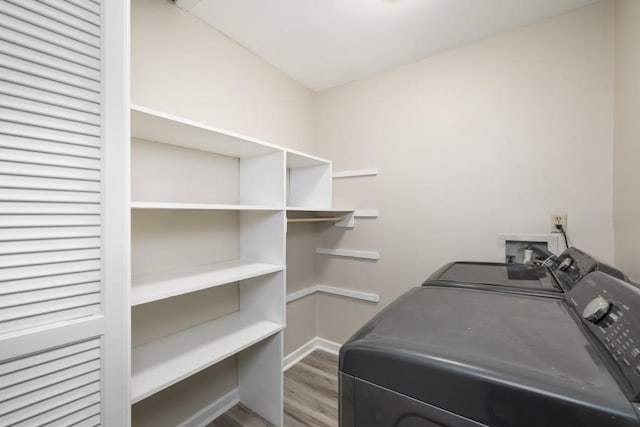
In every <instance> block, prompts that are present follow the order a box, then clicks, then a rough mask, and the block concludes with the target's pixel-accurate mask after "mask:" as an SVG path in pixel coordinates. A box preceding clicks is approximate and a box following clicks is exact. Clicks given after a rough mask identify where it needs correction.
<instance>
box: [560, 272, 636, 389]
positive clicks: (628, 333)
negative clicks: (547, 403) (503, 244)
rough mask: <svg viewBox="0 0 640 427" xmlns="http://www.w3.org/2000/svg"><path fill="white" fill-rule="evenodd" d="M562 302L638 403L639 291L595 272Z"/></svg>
mask: <svg viewBox="0 0 640 427" xmlns="http://www.w3.org/2000/svg"><path fill="white" fill-rule="evenodd" d="M565 299H566V300H567V302H568V303H569V304H570V305H572V306H573V307H574V308H575V310H576V313H577V314H578V315H579V316H581V317H582V319H583V322H584V324H585V325H586V326H587V328H588V329H589V330H590V331H591V332H592V333H593V335H594V336H595V337H596V338H597V340H598V341H600V343H601V344H602V345H603V347H604V348H606V350H607V352H608V353H609V354H610V355H611V358H612V359H613V360H614V361H615V363H616V364H617V365H618V367H619V368H620V371H621V372H622V374H623V375H624V377H625V379H626V381H627V383H628V384H627V385H628V386H629V388H630V389H631V391H632V395H631V396H630V399H631V400H633V401H638V400H640V288H637V287H636V286H634V285H632V284H630V283H627V282H623V281H621V280H619V279H616V278H614V277H612V276H609V275H608V274H604V273H602V272H599V271H595V272H593V273H590V274H588V275H587V276H585V277H584V278H583V279H582V280H581V281H580V282H579V283H578V284H577V285H576V286H575V287H574V288H573V289H572V290H571V291H570V292H569V293H567V295H566V297H565Z"/></svg>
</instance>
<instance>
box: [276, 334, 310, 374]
mask: <svg viewBox="0 0 640 427" xmlns="http://www.w3.org/2000/svg"><path fill="white" fill-rule="evenodd" d="M317 339H318V337H315V338H311V339H310V340H309V341H307V342H306V343H304V344H302V345H301V346H300V347H298V348H296V349H295V350H293V351H292V352H291V353H289V354H287V355H286V356H285V357H284V359H282V370H283V371H286V370H287V369H289V368H290V367H292V366H293V365H295V364H296V363H298V362H299V361H301V360H302V359H304V358H305V357H307V356H308V355H310V354H311V352H313V350H315V349H316V340H317Z"/></svg>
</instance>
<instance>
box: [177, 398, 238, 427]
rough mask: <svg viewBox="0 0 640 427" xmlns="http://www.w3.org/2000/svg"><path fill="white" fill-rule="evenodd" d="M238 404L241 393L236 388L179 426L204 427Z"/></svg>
mask: <svg viewBox="0 0 640 427" xmlns="http://www.w3.org/2000/svg"><path fill="white" fill-rule="evenodd" d="M238 402H240V392H239V391H238V389H237V388H234V389H233V390H231V391H230V392H229V393H227V394H225V395H224V396H222V397H221V398H220V399H218V400H216V401H215V402H212V403H210V404H209V405H207V406H206V407H204V408H202V409H201V410H199V411H198V412H196V413H195V414H193V415H192V416H190V417H189V418H187V419H186V420H184V421H183V422H181V423H180V424H178V427H204V426H206V425H207V424H209V423H210V422H211V421H213V420H215V419H216V418H218V417H219V416H220V415H222V414H224V413H225V412H227V411H228V410H229V409H231V408H233V407H234V406H235V405H236V404H237V403H238Z"/></svg>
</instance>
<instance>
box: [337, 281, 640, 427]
mask: <svg viewBox="0 0 640 427" xmlns="http://www.w3.org/2000/svg"><path fill="white" fill-rule="evenodd" d="M340 370H341V371H342V372H345V373H347V374H350V375H352V376H355V377H357V378H360V379H362V380H366V381H369V382H371V383H374V384H378V385H380V386H383V387H386V388H389V389H391V390H394V391H397V392H400V393H402V394H405V395H407V396H411V397H413V398H416V399H419V400H421V401H424V402H427V403H429V404H432V405H435V406H438V407H440V408H443V409H446V410H449V411H452V412H454V413H457V414H460V415H463V416H466V417H468V418H471V419H473V420H476V421H479V422H481V423H485V424H488V425H518V426H540V425H550V424H548V422H549V420H558V424H557V425H580V426H602V425H608V426H618V425H620V426H623V425H624V426H627V425H634V426H638V425H640V423H639V422H638V420H637V418H636V414H635V412H634V411H633V408H632V406H631V404H630V403H629V401H628V400H627V399H626V397H625V396H624V394H623V393H622V391H621V390H620V388H619V387H618V385H617V384H616V382H615V381H614V379H613V378H612V376H611V374H610V373H609V371H608V370H607V368H606V367H605V365H604V364H603V362H602V361H601V359H600V358H599V356H598V354H597V353H596V351H595V349H594V348H593V347H592V346H591V344H590V343H589V341H587V339H586V338H585V336H584V334H583V332H582V331H581V329H580V328H579V326H578V325H577V323H576V322H575V321H574V319H573V317H572V315H571V314H570V312H569V309H568V308H567V307H566V306H565V304H564V302H562V301H560V300H556V299H549V298H539V297H532V296H524V295H510V294H502V293H496V292H488V291H481V290H470V289H459V288H441V287H422V288H414V289H412V290H410V291H409V292H407V293H406V294H405V295H403V296H401V297H400V298H399V299H398V300H396V301H395V302H394V303H392V304H391V305H390V306H389V307H387V308H386V309H385V310H384V311H383V312H381V313H379V314H378V315H377V316H376V317H374V318H373V319H372V320H371V321H370V322H368V323H367V324H366V325H365V326H364V327H363V328H362V329H361V330H360V331H359V332H358V333H357V334H356V335H354V336H353V337H352V338H351V339H350V340H349V342H347V343H346V344H345V345H344V346H343V347H342V349H341V351H340ZM545 423H547V424H545Z"/></svg>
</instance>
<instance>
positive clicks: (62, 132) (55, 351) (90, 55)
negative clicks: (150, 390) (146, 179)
mask: <svg viewBox="0 0 640 427" xmlns="http://www.w3.org/2000/svg"><path fill="white" fill-rule="evenodd" d="M127 29H128V2H127V1H118V0H0V426H41V425H56V426H57V425H59V426H72V425H83V426H84V425H87V426H95V425H113V426H124V425H127V424H128V423H129V402H128V398H127V396H128V394H129V393H128V379H127V378H128V366H129V363H128V354H129V351H128V332H127V331H128V317H129V311H128V297H127V292H128V291H127V289H128V283H127V280H128V279H127V278H128V276H129V274H128V249H127V247H128V243H127V242H128V209H127V206H126V201H127V200H128V194H127V191H128V190H127V187H128V184H127V183H128V179H127V173H126V171H127V170H128V165H127V161H128V141H127V139H128V121H127V120H128V119H127V116H128V105H127V89H128V88H127V84H126V82H127V78H128V77H127V72H128V70H127V68H128V67H127V64H128V52H127V45H128V40H127V38H128V31H127Z"/></svg>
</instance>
